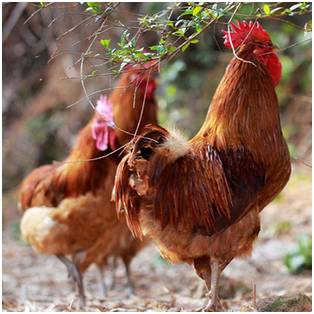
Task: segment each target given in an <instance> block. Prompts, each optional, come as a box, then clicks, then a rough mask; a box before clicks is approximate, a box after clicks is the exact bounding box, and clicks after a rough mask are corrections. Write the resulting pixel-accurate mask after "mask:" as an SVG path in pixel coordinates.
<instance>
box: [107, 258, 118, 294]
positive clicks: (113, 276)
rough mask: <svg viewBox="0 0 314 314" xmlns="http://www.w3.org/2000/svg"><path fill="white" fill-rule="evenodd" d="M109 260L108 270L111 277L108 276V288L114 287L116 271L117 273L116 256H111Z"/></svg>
mask: <svg viewBox="0 0 314 314" xmlns="http://www.w3.org/2000/svg"><path fill="white" fill-rule="evenodd" d="M111 261H112V262H111V272H110V275H111V278H110V284H109V289H115V287H116V273H117V267H118V264H117V257H116V256H114V257H112V259H111Z"/></svg>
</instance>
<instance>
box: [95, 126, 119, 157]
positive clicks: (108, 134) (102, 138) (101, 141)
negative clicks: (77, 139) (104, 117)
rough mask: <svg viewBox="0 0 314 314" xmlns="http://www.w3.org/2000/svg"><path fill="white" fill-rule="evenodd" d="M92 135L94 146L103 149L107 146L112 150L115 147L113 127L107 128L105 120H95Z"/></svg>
mask: <svg viewBox="0 0 314 314" xmlns="http://www.w3.org/2000/svg"><path fill="white" fill-rule="evenodd" d="M92 137H93V139H94V140H95V141H96V147H97V149H98V150H100V151H105V150H107V149H108V148H109V147H110V148H111V149H112V150H114V149H116V147H117V144H116V135H115V132H114V130H113V129H111V128H109V127H108V125H107V123H106V122H105V121H99V120H98V121H96V122H95V123H94V124H93V126H92Z"/></svg>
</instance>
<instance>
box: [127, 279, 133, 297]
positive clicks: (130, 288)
mask: <svg viewBox="0 0 314 314" xmlns="http://www.w3.org/2000/svg"><path fill="white" fill-rule="evenodd" d="M126 289H127V297H128V298H131V297H133V296H134V295H135V290H134V286H133V283H132V282H128V283H127V286H126Z"/></svg>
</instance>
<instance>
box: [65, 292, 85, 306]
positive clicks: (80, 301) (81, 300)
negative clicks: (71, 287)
mask: <svg viewBox="0 0 314 314" xmlns="http://www.w3.org/2000/svg"><path fill="white" fill-rule="evenodd" d="M85 306H86V299H85V296H84V295H80V294H78V293H76V294H75V295H74V296H73V298H72V300H71V302H70V305H69V308H70V309H81V310H83V309H85Z"/></svg>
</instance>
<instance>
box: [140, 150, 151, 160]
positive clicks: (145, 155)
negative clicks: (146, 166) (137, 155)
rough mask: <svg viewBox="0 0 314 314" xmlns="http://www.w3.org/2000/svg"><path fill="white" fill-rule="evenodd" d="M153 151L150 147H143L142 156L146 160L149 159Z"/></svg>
mask: <svg viewBox="0 0 314 314" xmlns="http://www.w3.org/2000/svg"><path fill="white" fill-rule="evenodd" d="M152 153H153V150H152V149H151V148H150V147H142V148H141V156H142V157H143V158H144V159H145V160H149V157H150V156H151V154H152Z"/></svg>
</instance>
